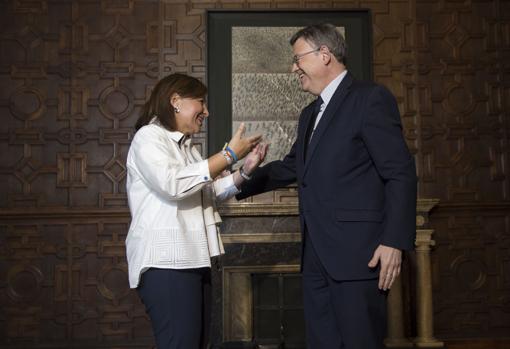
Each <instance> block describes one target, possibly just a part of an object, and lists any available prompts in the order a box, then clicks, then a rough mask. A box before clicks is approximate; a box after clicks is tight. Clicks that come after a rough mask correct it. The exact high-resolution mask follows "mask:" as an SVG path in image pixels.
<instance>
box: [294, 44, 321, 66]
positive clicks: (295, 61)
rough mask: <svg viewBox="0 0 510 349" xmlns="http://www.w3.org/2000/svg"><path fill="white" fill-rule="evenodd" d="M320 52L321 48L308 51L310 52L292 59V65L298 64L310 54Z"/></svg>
mask: <svg viewBox="0 0 510 349" xmlns="http://www.w3.org/2000/svg"><path fill="white" fill-rule="evenodd" d="M320 50H321V48H320V47H319V48H316V49H315V50H312V51H308V52H305V53H302V54H300V55H295V56H294V57H292V63H294V64H298V62H299V60H300V59H301V58H303V57H304V56H306V55H309V54H310V53H314V52H319V51H320Z"/></svg>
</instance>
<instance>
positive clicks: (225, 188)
mask: <svg viewBox="0 0 510 349" xmlns="http://www.w3.org/2000/svg"><path fill="white" fill-rule="evenodd" d="M127 169H128V174H127V195H128V202H129V209H130V211H131V218H132V220H131V225H130V228H129V232H128V235H127V238H126V255H127V260H128V268H129V284H130V287H131V288H136V287H137V286H138V284H139V282H140V277H141V274H142V273H143V272H144V271H146V270H147V269H149V268H151V267H154V268H170V269H188V268H200V267H210V266H211V260H210V257H212V256H215V255H219V254H222V253H224V250H223V245H222V243H221V238H220V236H219V233H218V223H220V222H221V219H220V216H219V215H218V212H217V211H216V207H215V201H216V200H223V199H228V198H230V197H232V196H233V195H235V194H236V193H238V190H237V188H236V186H235V185H234V182H233V178H232V175H230V176H227V177H223V178H221V179H218V180H216V181H214V182H213V180H212V178H211V176H210V174H209V166H208V161H207V160H203V159H202V157H201V156H200V153H199V152H198V151H197V150H196V149H195V148H194V147H193V146H192V145H191V139H190V138H189V137H185V136H184V135H183V134H182V133H181V132H171V131H168V130H167V129H165V128H164V127H163V126H161V125H160V124H159V123H158V122H157V121H155V119H153V121H151V123H150V124H149V125H146V126H144V127H142V128H140V129H139V130H138V132H136V134H135V137H134V138H133V141H132V143H131V147H130V148H129V153H128V157H127Z"/></svg>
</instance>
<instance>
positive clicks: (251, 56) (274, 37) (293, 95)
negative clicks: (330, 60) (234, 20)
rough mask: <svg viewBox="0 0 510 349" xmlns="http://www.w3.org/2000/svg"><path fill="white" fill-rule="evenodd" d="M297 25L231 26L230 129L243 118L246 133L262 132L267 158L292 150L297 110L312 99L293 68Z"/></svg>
mask: <svg viewBox="0 0 510 349" xmlns="http://www.w3.org/2000/svg"><path fill="white" fill-rule="evenodd" d="M300 28H301V27H232V130H233V132H235V130H237V127H238V126H239V124H240V123H241V122H244V123H245V124H246V127H247V134H255V133H262V134H263V135H264V141H265V142H269V143H270V144H271V145H270V149H269V153H268V157H267V160H266V161H267V162H269V161H272V160H276V159H281V158H283V156H285V155H286V154H287V152H288V151H289V150H290V147H291V146H292V143H293V142H294V140H295V138H296V131H297V121H298V118H299V114H300V112H301V109H303V107H305V106H306V105H307V104H308V103H310V102H311V101H312V100H313V99H314V97H313V96H312V95H310V94H309V93H305V92H303V91H301V88H300V85H299V81H298V77H297V75H296V74H293V73H292V72H291V69H292V56H293V52H292V47H291V46H290V44H289V39H290V38H291V36H292V35H293V34H294V33H295V32H296V31H298V30H299V29H300ZM339 30H340V32H341V33H342V34H343V35H344V36H345V32H344V28H339Z"/></svg>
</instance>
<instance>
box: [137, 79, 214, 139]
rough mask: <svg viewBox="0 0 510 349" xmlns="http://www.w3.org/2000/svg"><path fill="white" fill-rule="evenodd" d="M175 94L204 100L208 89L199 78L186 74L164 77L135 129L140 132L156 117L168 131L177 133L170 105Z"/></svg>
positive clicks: (156, 87)
mask: <svg viewBox="0 0 510 349" xmlns="http://www.w3.org/2000/svg"><path fill="white" fill-rule="evenodd" d="M174 93H176V94H178V95H179V96H181V97H182V98H203V97H205V95H206V93H207V87H205V85H204V84H203V83H202V82H201V81H200V80H198V79H197V78H194V77H192V76H188V75H184V74H171V75H168V76H167V77H164V78H163V79H161V80H159V82H158V83H157V84H156V86H155V87H154V90H152V93H151V96H150V98H149V100H148V101H147V102H146V103H145V105H144V106H143V109H142V113H141V115H140V117H139V118H138V121H137V122H136V125H135V129H136V130H137V131H138V130H139V129H140V128H142V127H143V126H145V125H148V124H149V122H150V121H151V120H152V118H153V117H156V118H157V119H158V121H159V122H160V123H161V125H162V126H163V127H165V128H166V129H167V130H170V131H175V130H176V124H175V112H174V108H173V107H172V104H170V98H171V97H172V96H173V95H174Z"/></svg>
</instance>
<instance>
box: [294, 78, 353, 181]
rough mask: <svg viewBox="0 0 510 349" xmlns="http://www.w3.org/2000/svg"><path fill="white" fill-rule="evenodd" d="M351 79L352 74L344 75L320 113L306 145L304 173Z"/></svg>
mask: <svg viewBox="0 0 510 349" xmlns="http://www.w3.org/2000/svg"><path fill="white" fill-rule="evenodd" d="M352 81H353V78H352V75H351V74H350V73H349V72H348V73H347V74H346V75H345V77H344V79H343V80H342V82H341V83H340V86H338V88H337V89H336V91H335V93H334V94H333V97H331V100H330V101H329V103H328V105H327V107H326V110H325V111H324V113H323V114H322V117H321V120H320V121H319V124H318V125H317V128H316V129H315V132H314V133H313V136H312V141H311V142H310V144H309V145H308V150H307V151H308V153H307V155H306V162H305V169H304V173H306V171H307V169H308V167H309V165H310V160H311V159H312V157H313V153H314V152H315V149H316V148H317V145H318V144H319V142H321V140H322V138H323V137H322V136H323V134H324V132H325V131H326V130H327V128H328V124H329V123H330V122H331V120H333V118H334V116H335V114H336V111H337V110H338V108H339V107H340V105H341V104H342V102H343V101H344V99H345V96H347V94H348V92H349V89H350V87H351V85H352ZM310 115H311V113H310ZM309 120H310V116H308V121H309Z"/></svg>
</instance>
